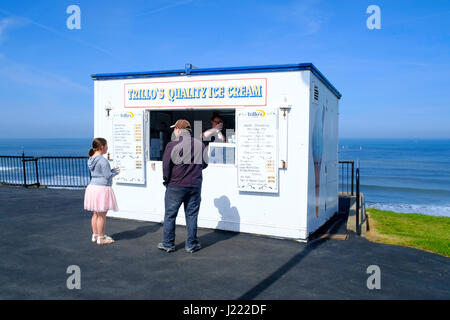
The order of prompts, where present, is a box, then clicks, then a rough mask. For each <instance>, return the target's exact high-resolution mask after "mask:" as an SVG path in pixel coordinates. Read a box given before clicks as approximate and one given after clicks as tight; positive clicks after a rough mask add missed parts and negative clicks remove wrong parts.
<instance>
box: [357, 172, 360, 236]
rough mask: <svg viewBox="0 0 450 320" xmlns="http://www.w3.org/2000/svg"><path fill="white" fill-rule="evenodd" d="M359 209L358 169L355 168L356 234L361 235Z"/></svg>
mask: <svg viewBox="0 0 450 320" xmlns="http://www.w3.org/2000/svg"><path fill="white" fill-rule="evenodd" d="M359 209H360V196H359V168H356V233H357V234H358V235H361V230H360V228H359Z"/></svg>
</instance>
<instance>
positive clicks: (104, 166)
mask: <svg viewBox="0 0 450 320" xmlns="http://www.w3.org/2000/svg"><path fill="white" fill-rule="evenodd" d="M107 151H108V143H107V141H106V140H105V139H103V138H95V139H94V141H92V148H91V150H89V160H88V167H89V170H90V171H91V176H92V179H91V182H90V183H89V185H88V186H87V188H86V192H85V194H84V209H85V210H88V211H92V212H93V215H92V220H91V225H92V242H96V243H97V244H106V243H113V242H114V240H113V239H112V238H111V237H108V236H107V235H106V234H105V224H106V213H107V212H108V210H114V211H117V210H118V208H117V202H116V197H115V196H114V191H113V189H112V187H111V185H112V178H113V177H114V176H116V175H117V174H119V172H120V170H119V168H114V169H112V170H111V167H110V165H109V161H108V160H106V158H104V157H103V155H104V154H105V153H106V152H107Z"/></svg>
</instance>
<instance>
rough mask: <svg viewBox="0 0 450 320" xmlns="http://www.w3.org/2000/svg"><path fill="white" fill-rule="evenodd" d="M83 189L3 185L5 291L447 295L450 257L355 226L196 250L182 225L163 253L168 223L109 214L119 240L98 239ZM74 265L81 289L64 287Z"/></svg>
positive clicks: (221, 237)
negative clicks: (303, 238) (380, 238)
mask: <svg viewBox="0 0 450 320" xmlns="http://www.w3.org/2000/svg"><path fill="white" fill-rule="evenodd" d="M83 196H84V190H65V189H44V188H40V189H37V188H29V189H26V188H23V187H9V186H0V256H1V259H0V299H158V300H173V299H177V300H178V299H188V300H203V299H205V300H236V299H258V300H260V299H264V300H266V299H267V300H278V299H283V300H299V299H313V300H316V299H449V298H450V274H449V265H450V259H449V258H446V257H443V256H440V255H437V254H433V253H429V252H425V251H421V250H417V249H412V248H407V247H401V246H391V245H384V244H377V243H372V242H370V241H368V240H366V239H364V238H361V237H359V236H357V235H355V234H352V233H350V234H348V237H347V240H338V238H339V237H337V238H335V239H333V237H331V238H323V239H320V238H316V239H315V240H313V241H310V242H308V243H299V242H296V241H293V240H286V239H284V240H283V239H274V238H269V237H264V236H255V235H250V234H244V233H233V232H226V231H219V230H211V229H199V230H198V235H199V239H200V242H201V244H202V246H203V248H202V250H200V251H198V252H195V253H192V254H190V253H187V252H186V251H185V250H184V240H185V239H186V228H185V227H183V226H177V229H176V247H177V250H176V251H175V252H173V253H166V252H163V251H161V250H158V249H157V247H156V246H157V244H158V242H160V240H161V238H162V230H163V229H162V225H161V224H159V223H152V222H142V221H133V220H123V219H112V218H109V219H107V225H106V231H107V233H108V234H109V235H111V236H112V237H113V238H114V239H115V240H116V242H115V243H114V244H112V245H104V246H99V245H96V244H93V243H91V233H92V232H91V227H90V219H91V214H90V213H89V212H87V211H84V210H83ZM200 214H201V213H200ZM336 221H337V222H336V225H335V227H334V228H333V230H334V233H339V234H342V232H344V233H345V232H346V231H345V230H346V229H345V219H340V221H338V220H336ZM72 265H75V266H78V267H79V268H80V269H79V270H80V283H81V288H80V289H79V290H77V289H73V290H69V289H68V288H67V280H68V278H69V277H70V276H71V275H72V273H67V269H68V267H69V266H72ZM370 266H377V267H379V271H380V273H379V274H380V278H379V279H380V282H379V283H380V289H369V288H368V286H367V282H368V281H369V282H370V283H371V280H370V279H373V277H372V278H370V277H371V276H372V275H373V274H372V273H371V272H369V273H368V268H369V267H370ZM372 268H373V267H372ZM375 268H376V267H375ZM369 270H371V268H369ZM372 272H373V271H372ZM369 278H370V279H369Z"/></svg>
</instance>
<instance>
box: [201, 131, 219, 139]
mask: <svg viewBox="0 0 450 320" xmlns="http://www.w3.org/2000/svg"><path fill="white" fill-rule="evenodd" d="M216 132H217V129H216V128H211V129H208V130H206V131H204V132H203V138H205V139H207V140H208V141H209V140H211V136H212V135H214V134H215V133H216Z"/></svg>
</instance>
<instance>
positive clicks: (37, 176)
mask: <svg viewBox="0 0 450 320" xmlns="http://www.w3.org/2000/svg"><path fill="white" fill-rule="evenodd" d="M38 160H39V158H38V157H34V164H35V166H36V184H37V187H38V188H39V186H40V185H41V184H40V183H39V171H38V170H39V169H38Z"/></svg>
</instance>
